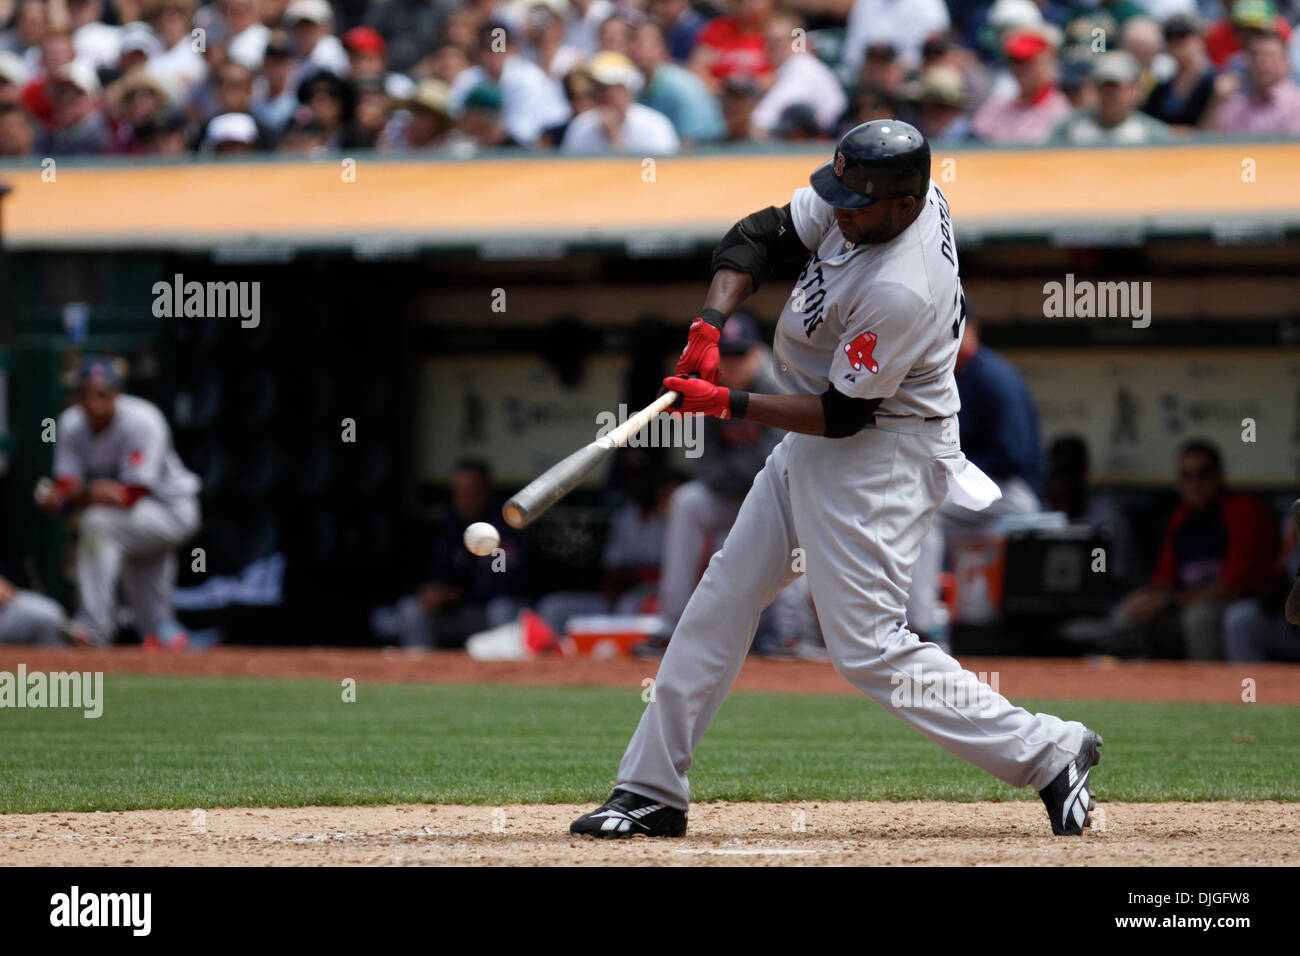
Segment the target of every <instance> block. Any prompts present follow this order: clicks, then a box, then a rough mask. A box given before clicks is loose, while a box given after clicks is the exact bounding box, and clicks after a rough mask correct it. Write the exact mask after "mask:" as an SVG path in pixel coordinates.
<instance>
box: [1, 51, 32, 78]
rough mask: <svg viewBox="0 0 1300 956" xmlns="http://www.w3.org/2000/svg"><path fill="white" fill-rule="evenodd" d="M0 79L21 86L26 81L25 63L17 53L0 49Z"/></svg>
mask: <svg viewBox="0 0 1300 956" xmlns="http://www.w3.org/2000/svg"><path fill="white" fill-rule="evenodd" d="M0 80H4V81H6V82H8V83H12V84H13V85H14V86H22V85H23V84H24V83H26V82H27V64H26V63H24V62H23V58H22V57H20V56H19V55H18V54H17V53H11V52H10V51H8V50H0Z"/></svg>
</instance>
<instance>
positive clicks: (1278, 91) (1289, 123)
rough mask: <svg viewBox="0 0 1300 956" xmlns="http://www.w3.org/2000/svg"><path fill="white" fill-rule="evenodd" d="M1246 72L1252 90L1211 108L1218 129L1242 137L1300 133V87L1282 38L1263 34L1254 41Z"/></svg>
mask: <svg viewBox="0 0 1300 956" xmlns="http://www.w3.org/2000/svg"><path fill="white" fill-rule="evenodd" d="M1246 71H1247V75H1248V77H1249V79H1250V89H1249V90H1248V91H1238V92H1235V93H1232V94H1231V95H1229V96H1227V97H1226V98H1225V99H1223V100H1222V102H1220V103H1218V104H1217V105H1212V106H1211V107H1210V109H1211V111H1212V112H1213V114H1214V126H1215V128H1216V129H1218V130H1220V131H1221V132H1224V133H1233V134H1236V135H1241V136H1254V135H1282V134H1291V135H1294V134H1297V133H1300V86H1297V85H1296V82H1295V80H1293V79H1291V71H1290V65H1289V63H1288V62H1287V49H1286V44H1285V43H1284V42H1283V41H1282V38H1281V37H1280V36H1278V35H1277V34H1276V33H1260V34H1259V35H1258V36H1255V37H1254V38H1253V39H1251V40H1250V45H1249V46H1248V47H1247V50H1246ZM1230 75H1231V74H1225V76H1230Z"/></svg>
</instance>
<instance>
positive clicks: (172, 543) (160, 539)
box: [77, 497, 199, 644]
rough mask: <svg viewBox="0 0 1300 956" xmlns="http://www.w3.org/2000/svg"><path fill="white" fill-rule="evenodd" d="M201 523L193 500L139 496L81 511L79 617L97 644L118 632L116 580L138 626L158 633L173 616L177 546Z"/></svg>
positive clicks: (146, 632) (78, 584)
mask: <svg viewBox="0 0 1300 956" xmlns="http://www.w3.org/2000/svg"><path fill="white" fill-rule="evenodd" d="M198 528H199V505H198V502H197V501H196V500H194V499H182V500H180V501H175V502H162V501H160V500H158V499H157V498H153V497H145V498H141V499H140V500H139V501H137V502H136V503H135V505H134V506H133V507H131V508H109V507H105V506H102V505H94V506H92V507H89V508H87V509H86V510H85V511H83V512H82V513H81V520H80V527H79V532H80V533H79V537H78V539H77V591H78V596H79V609H78V613H77V619H78V620H79V621H80V622H81V623H82V624H84V625H85V626H86V627H87V628H88V629H89V631H90V633H91V638H92V639H93V640H94V641H95V643H97V644H107V643H109V642H111V641H112V640H113V636H114V634H116V632H117V620H116V608H117V583H118V580H119V579H120V580H121V582H122V587H123V590H124V591H125V592H126V600H127V604H128V605H129V606H130V608H131V613H132V616H133V618H134V622H135V627H136V630H138V631H139V632H140V635H141V636H142V637H143V636H145V635H147V634H154V635H158V634H159V629H160V627H161V626H163V625H166V624H169V623H170V622H171V621H172V589H173V588H174V587H175V586H176V554H175V550H176V548H177V547H178V546H179V545H180V544H182V543H183V542H185V541H187V540H188V539H189V538H191V537H192V536H193V535H194V533H195V532H196V531H198Z"/></svg>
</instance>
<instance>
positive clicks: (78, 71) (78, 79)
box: [58, 60, 99, 96]
mask: <svg viewBox="0 0 1300 956" xmlns="http://www.w3.org/2000/svg"><path fill="white" fill-rule="evenodd" d="M58 81H59V82H60V83H66V84H68V85H69V86H75V87H76V88H77V89H79V90H81V92H83V93H85V94H86V95H87V96H98V95H99V76H98V74H96V73H95V68H94V67H93V66H91V65H90V64H89V63H87V62H86V61H85V60H73V61H72V62H71V63H69V64H68V65H67V66H65V67H63V69H61V70H60V71H59V74H58Z"/></svg>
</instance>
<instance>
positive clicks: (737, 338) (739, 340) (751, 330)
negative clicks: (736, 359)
mask: <svg viewBox="0 0 1300 956" xmlns="http://www.w3.org/2000/svg"><path fill="white" fill-rule="evenodd" d="M760 341H761V339H760V338H759V335H758V323H756V322H755V321H754V320H753V319H751V318H750V317H749V316H748V315H746V314H745V313H743V312H737V313H736V314H735V315H733V316H732V317H731V318H729V319H727V321H726V322H725V323H724V324H723V326H722V335H721V337H720V338H719V339H718V354H720V355H744V354H745V353H746V352H748V351H749V350H750V349H752V348H753V347H754V346H755V345H757V344H758V343H759V342H760Z"/></svg>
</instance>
